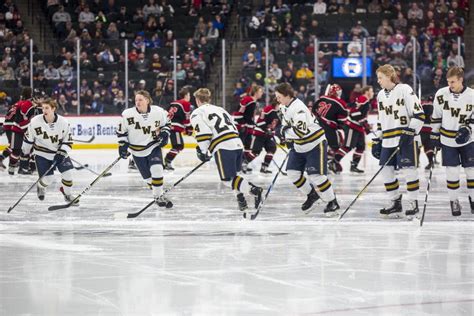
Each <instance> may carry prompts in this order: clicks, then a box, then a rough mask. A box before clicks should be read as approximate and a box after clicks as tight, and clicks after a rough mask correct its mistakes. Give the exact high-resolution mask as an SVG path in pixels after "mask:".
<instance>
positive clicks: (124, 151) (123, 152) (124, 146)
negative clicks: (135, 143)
mask: <svg viewBox="0 0 474 316" xmlns="http://www.w3.org/2000/svg"><path fill="white" fill-rule="evenodd" d="M128 146H129V143H126V142H121V143H119V156H120V158H122V159H127V158H128V156H129V155H130V153H129V152H128Z"/></svg>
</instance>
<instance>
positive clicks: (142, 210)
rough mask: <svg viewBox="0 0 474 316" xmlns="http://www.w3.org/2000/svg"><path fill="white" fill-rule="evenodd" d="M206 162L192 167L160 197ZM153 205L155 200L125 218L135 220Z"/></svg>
mask: <svg viewBox="0 0 474 316" xmlns="http://www.w3.org/2000/svg"><path fill="white" fill-rule="evenodd" d="M206 162H207V161H203V162H201V163H200V164H199V165H197V166H196V167H194V168H193V169H192V170H191V171H189V172H188V173H186V174H185V175H184V176H183V177H181V179H179V180H178V181H176V182H175V183H173V185H172V186H170V187H169V188H168V189H166V190H165V191H163V193H162V194H161V196H164V195H165V194H166V193H168V192H169V191H171V190H172V189H173V188H174V187H176V186H177V185H178V184H180V183H181V182H182V181H184V180H185V179H186V178H187V177H189V176H190V175H191V174H193V173H194V171H196V170H198V169H199V168H201V166H202V165H204V164H205V163H206ZM153 204H155V200H153V201H151V202H150V203H148V204H147V205H146V206H145V207H144V208H142V209H141V210H139V211H138V212H136V213H128V214H127V218H135V217H138V216H140V214H141V213H143V212H145V211H146V210H147V209H148V208H149V207H150V206H152V205H153Z"/></svg>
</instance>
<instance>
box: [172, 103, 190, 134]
mask: <svg viewBox="0 0 474 316" xmlns="http://www.w3.org/2000/svg"><path fill="white" fill-rule="evenodd" d="M168 116H169V118H170V120H171V130H172V131H175V132H180V133H182V132H188V133H190V131H192V127H191V122H190V120H189V117H190V116H191V102H188V101H186V100H185V99H180V100H176V101H173V102H171V104H170V108H169V109H168Z"/></svg>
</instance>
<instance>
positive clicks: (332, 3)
mask: <svg viewBox="0 0 474 316" xmlns="http://www.w3.org/2000/svg"><path fill="white" fill-rule="evenodd" d="M326 12H327V13H328V14H338V12H339V4H338V3H337V0H329V5H328V6H327V9H326Z"/></svg>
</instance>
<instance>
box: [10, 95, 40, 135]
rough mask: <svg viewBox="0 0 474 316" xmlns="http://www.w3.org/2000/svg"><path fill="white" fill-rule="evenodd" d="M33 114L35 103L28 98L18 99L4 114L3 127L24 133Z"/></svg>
mask: <svg viewBox="0 0 474 316" xmlns="http://www.w3.org/2000/svg"><path fill="white" fill-rule="evenodd" d="M34 114H35V105H34V104H33V103H32V102H31V101H30V100H20V101H18V102H17V103H15V104H14V105H12V107H11V108H10V110H8V112H7V114H6V115H5V122H4V124H3V129H4V130H6V131H13V132H15V133H24V132H25V131H26V129H27V127H28V124H29V123H30V119H31V118H32V117H33V116H34Z"/></svg>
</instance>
